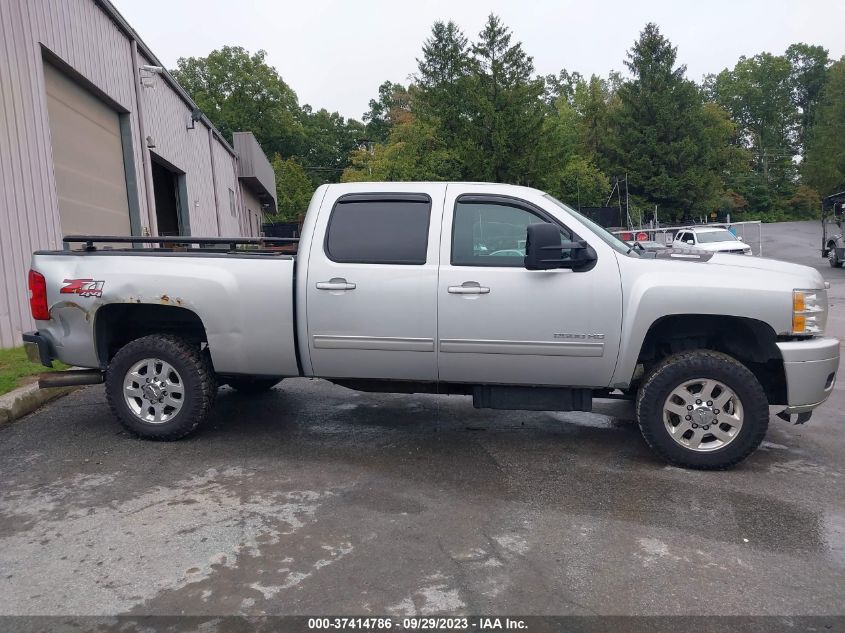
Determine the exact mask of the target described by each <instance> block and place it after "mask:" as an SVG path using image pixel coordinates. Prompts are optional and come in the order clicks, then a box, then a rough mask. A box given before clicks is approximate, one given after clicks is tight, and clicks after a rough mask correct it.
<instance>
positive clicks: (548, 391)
mask: <svg viewBox="0 0 845 633" xmlns="http://www.w3.org/2000/svg"><path fill="white" fill-rule="evenodd" d="M472 406H474V407H475V408H476V409H507V410H513V411H592V410H593V392H592V389H571V388H567V387H505V386H501V387H499V386H494V385H479V386H476V387H473V389H472Z"/></svg>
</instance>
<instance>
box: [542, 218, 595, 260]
mask: <svg viewBox="0 0 845 633" xmlns="http://www.w3.org/2000/svg"><path fill="white" fill-rule="evenodd" d="M526 233H527V236H526V241H525V268H526V269H528V270H551V269H554V268H571V269H572V270H574V271H583V270H589V269H590V268H592V267H593V265H595V262H596V260H597V259H598V256H597V255H596V251H595V250H593V247H592V246H590V245H589V244H587V242H585V241H584V240H578V241H576V242H561V235H560V227H558V226H557V225H555V224H548V223H541V224H529V225H528V227H527V230H526ZM564 250H567V251H569V252H570V256H569V257H567V258H564V257H563V251H564Z"/></svg>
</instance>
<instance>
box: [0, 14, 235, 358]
mask: <svg viewBox="0 0 845 633" xmlns="http://www.w3.org/2000/svg"><path fill="white" fill-rule="evenodd" d="M45 55H46V56H48V57H51V58H52V57H53V56H55V58H58V61H59V62H60V63H62V62H63V63H64V64H66V65H67V66H69V67H70V68H71V69H72V70H73V71H75V72H76V73H78V74H79V75H81V76H82V77H83V78H84V80H86V81H88V82H90V83H91V84H92V85H93V86H94V87H95V89H96V90H99V91H101V92H102V93H103V95H105V97H107V98H108V99H110V100H111V101H113V104H112V105H113V106H115V107H116V109H118V110H122V111H124V112H126V113H128V117H129V123H130V129H131V136H132V150H133V152H132V153H133V155H134V172H135V180H136V182H137V183H138V197H139V200H138V205H139V207H140V211H141V225H142V226H144V227H149V229H150V230H151V231H152V232H153V233H155V218H154V217H152V218H150V217H149V215H148V213H147V209H148V205H147V199H146V195H147V193H146V179H145V175H144V168H143V165H144V163H143V161H142V152H143V151H144V149H145V145H146V143H145V142H144V141H143V140H142V139H141V138H140V132H139V127H138V118H137V115H136V114H137V113H136V109H137V108H136V98H135V85H134V82H135V78H136V74H135V68H134V67H133V63H132V45H131V40H130V39H129V38H128V37H127V36H126V34H125V33H124V32H123V31H122V30H121V28H119V27H118V25H117V24H115V23H114V22H113V21H112V19H111V17H110V16H109V15H107V14H106V13H105V12H104V11H103V9H102V8H101V7H100V6H98V4H97V3H96V2H95V1H94V0H0V87H1V88H2V90H0V263H2V275H3V285H2V287H1V288H0V346H2V347H10V346H16V345H20V344H21V343H20V334H21V332H22V331H25V330H27V329H31V328H32V326H33V324H32V321H31V319H30V316H29V305H28V301H27V296H28V291H27V288H26V273H27V270H28V269H29V259H30V255H31V253H32V251H34V250H38V249H46V248H58V247H59V246H60V241H61V230H60V223H59V209H58V201H57V198H56V186H55V180H54V177H53V158H52V153H51V143H50V128H49V121H48V115H47V107H46V98H45V91H44V71H43V59H44V56H45ZM139 63H140V64H144V63H151V62H150V61H149V60H144V58H143V57H140V58H139ZM140 101H141V108H142V112H143V113H144V122H145V134H146V135H149V136H152V137H153V138H154V140H155V144H156V147H155V148H154V149H153V150H152V151H154V152H155V153H157V154H158V155H159V156H161V157H162V158H164V159H165V160H166V161H168V162H169V163H171V164H172V165H173V166H175V167H177V168H178V169H179V170H181V171H183V172H185V174H186V183H187V190H188V199H189V205H190V221H191V233H192V234H193V235H198V236H199V235H202V236H206V235H219V234H225V235H241V234H242V231H241V223H240V221H239V220H240V218H239V217H232V215H231V212H230V209H229V197H228V196H229V194H228V191H229V189H233V190H234V191H235V192H236V200H237V206H238V210H237V214H236V215H237V216H240V215H241V214H242V204H241V193H240V187H239V184H238V180H237V171H236V169H235V161H234V159H233V155H232V154H231V153H230V152H229V151H228V150H227V148H226V147H225V146H224V145H223V144H222V143H220V142H219V141H218V140H217V139H216V138H214V140H213V142H212V143H211V147H212V148H213V155H214V166H215V171H216V180H217V182H216V183H213V184H212V176H211V172H212V169H211V154H212V152H211V151H210V150H209V131H208V128H207V127H205V126H204V125H202V124H201V123H197V124H196V126H195V129H193V130H188V129H186V128H187V125H188V123H189V118H190V111H191V110H190V108H189V107H188V105H187V104H186V103H185V102H184V101H183V100H182V99H181V98H180V97H179V96H178V95H177V94H176V93H175V92H174V91H173V90H172V89H171V87H170V86H169V85H168V84H167V82H166V81H165V80H164V78H163V77H161V76H156V77H155V78H154V80H153V85H152V86H151V87H145V88H141V92H140ZM215 188H216V190H217V194H218V200H219V205H220V209H219V215H220V219H221V221H220V226H219V227H218V224H217V219H216V218H217V212H216V210H215V203H214V191H215Z"/></svg>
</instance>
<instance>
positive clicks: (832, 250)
mask: <svg viewBox="0 0 845 633" xmlns="http://www.w3.org/2000/svg"><path fill="white" fill-rule="evenodd" d="M827 261H828V263H829V264H830V267H831V268H840V267H841V266H842V261H841V260H840V259H839V256H838V255H837V254H836V244H834V243H833V242H831V243H830V244H828V245H827Z"/></svg>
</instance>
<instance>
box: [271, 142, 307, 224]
mask: <svg viewBox="0 0 845 633" xmlns="http://www.w3.org/2000/svg"><path fill="white" fill-rule="evenodd" d="M272 164H273V172H274V173H275V174H276V197H277V200H278V210H277V212H276V215H275V216H273V217H272V218H270V219H271V220H296V219H297V218H298V217H299V216H300V215H302V214H304V213H305V211H306V209H308V203H309V202H310V201H311V196H312V195H313V194H314V185H313V183H312V182H311V179H310V178H309V177H308V174H306V173H305V170H304V169H302V166H301V165H300V164H299V163H298V162H297V161H296V160H295V159H293V158H288V159H287V160H283V159H282V157H281V156H280V155H279V154H276V155H275V156H274V157H273V163H272Z"/></svg>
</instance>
